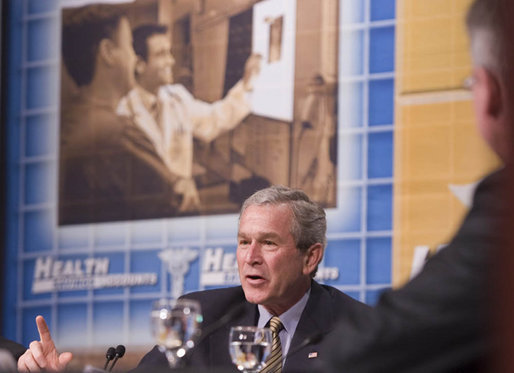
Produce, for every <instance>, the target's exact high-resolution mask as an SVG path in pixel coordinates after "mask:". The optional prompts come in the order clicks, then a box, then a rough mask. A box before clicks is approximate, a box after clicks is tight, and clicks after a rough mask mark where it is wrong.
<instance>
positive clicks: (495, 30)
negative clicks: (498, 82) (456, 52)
mask: <svg viewBox="0 0 514 373" xmlns="http://www.w3.org/2000/svg"><path fill="white" fill-rule="evenodd" d="M511 1H512V0H475V1H473V3H472V4H471V6H470V7H469V10H468V13H467V17H466V26H467V29H468V34H469V37H470V44H471V55H472V57H473V61H474V63H475V64H476V65H479V66H483V67H485V68H487V69H488V70H490V71H492V72H496V73H498V74H499V75H500V77H501V78H505V77H506V74H507V73H508V71H509V69H510V68H511V67H510V66H508V65H507V64H508V63H512V59H510V58H507V55H508V54H509V53H511V52H510V49H511V46H510V43H511V41H510V36H511V35H510V34H511V32H512V31H511V27H512V26H510V25H509V24H510V22H512V20H511V19H509V17H510V16H512V15H513V14H514V13H513V10H514V7H513V5H512V3H511Z"/></svg>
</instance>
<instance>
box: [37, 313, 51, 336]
mask: <svg viewBox="0 0 514 373" xmlns="http://www.w3.org/2000/svg"><path fill="white" fill-rule="evenodd" d="M36 325H37V331H38V332H39V338H40V339H41V342H42V343H49V342H53V341H52V336H51V335H50V330H48V325H46V321H45V319H44V317H43V316H37V317H36Z"/></svg>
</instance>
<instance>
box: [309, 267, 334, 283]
mask: <svg viewBox="0 0 514 373" xmlns="http://www.w3.org/2000/svg"><path fill="white" fill-rule="evenodd" d="M338 278H339V268H337V267H319V268H318V272H317V273H316V277H315V279H316V280H317V281H327V280H337V279H338Z"/></svg>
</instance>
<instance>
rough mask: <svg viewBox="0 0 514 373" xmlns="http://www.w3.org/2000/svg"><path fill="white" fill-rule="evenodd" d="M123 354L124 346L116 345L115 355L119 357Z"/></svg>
mask: <svg viewBox="0 0 514 373" xmlns="http://www.w3.org/2000/svg"><path fill="white" fill-rule="evenodd" d="M123 355H125V346H123V345H118V346H116V356H117V357H118V358H120V357H123Z"/></svg>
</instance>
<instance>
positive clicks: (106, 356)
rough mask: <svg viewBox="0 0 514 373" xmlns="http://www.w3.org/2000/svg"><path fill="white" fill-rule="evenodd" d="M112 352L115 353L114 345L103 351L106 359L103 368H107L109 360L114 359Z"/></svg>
mask: <svg viewBox="0 0 514 373" xmlns="http://www.w3.org/2000/svg"><path fill="white" fill-rule="evenodd" d="M114 354H115V351H114V347H112V346H111V347H109V348H108V349H107V352H106V353H105V358H106V359H107V361H106V362H105V365H104V370H106V369H107V365H109V362H110V361H111V360H112V359H114Z"/></svg>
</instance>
